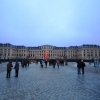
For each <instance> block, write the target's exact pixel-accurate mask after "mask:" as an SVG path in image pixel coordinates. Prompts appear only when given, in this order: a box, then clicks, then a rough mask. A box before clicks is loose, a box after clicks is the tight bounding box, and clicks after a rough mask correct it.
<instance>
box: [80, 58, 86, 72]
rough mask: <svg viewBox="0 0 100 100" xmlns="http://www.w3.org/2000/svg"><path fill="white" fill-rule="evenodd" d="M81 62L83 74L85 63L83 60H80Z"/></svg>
mask: <svg viewBox="0 0 100 100" xmlns="http://www.w3.org/2000/svg"><path fill="white" fill-rule="evenodd" d="M81 63H82V65H81V70H82V74H84V67H85V66H86V65H85V63H84V61H83V60H81Z"/></svg>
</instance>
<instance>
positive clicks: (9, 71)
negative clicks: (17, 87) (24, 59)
mask: <svg viewBox="0 0 100 100" xmlns="http://www.w3.org/2000/svg"><path fill="white" fill-rule="evenodd" d="M12 68H13V64H12V61H11V60H10V61H9V63H8V64H7V75H6V78H10V75H11V70H12ZM14 69H15V77H18V72H19V62H18V60H16V62H15V66H14Z"/></svg>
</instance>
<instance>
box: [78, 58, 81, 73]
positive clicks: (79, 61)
mask: <svg viewBox="0 0 100 100" xmlns="http://www.w3.org/2000/svg"><path fill="white" fill-rule="evenodd" d="M81 66H82V62H81V59H79V60H78V61H77V74H81V72H80V68H81Z"/></svg>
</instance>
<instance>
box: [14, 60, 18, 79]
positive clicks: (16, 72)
mask: <svg viewBox="0 0 100 100" xmlns="http://www.w3.org/2000/svg"><path fill="white" fill-rule="evenodd" d="M14 68H15V77H18V72H19V63H18V60H16V63H15V67H14Z"/></svg>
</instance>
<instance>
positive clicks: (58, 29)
mask: <svg viewBox="0 0 100 100" xmlns="http://www.w3.org/2000/svg"><path fill="white" fill-rule="evenodd" d="M0 43H11V44H13V45H25V46H40V45H46V44H48V45H54V46H62V47H63V46H66V47H68V46H76V45H82V44H97V45H100V0H0Z"/></svg>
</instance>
